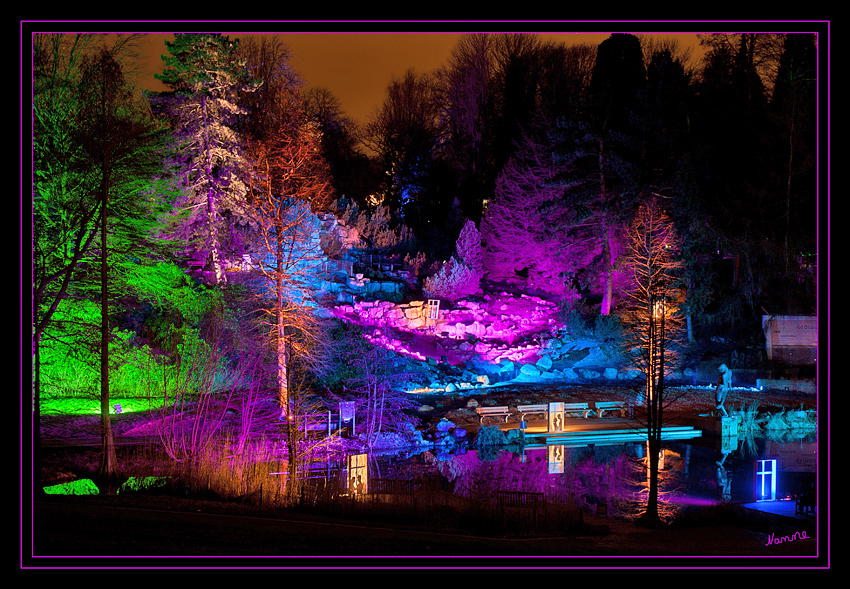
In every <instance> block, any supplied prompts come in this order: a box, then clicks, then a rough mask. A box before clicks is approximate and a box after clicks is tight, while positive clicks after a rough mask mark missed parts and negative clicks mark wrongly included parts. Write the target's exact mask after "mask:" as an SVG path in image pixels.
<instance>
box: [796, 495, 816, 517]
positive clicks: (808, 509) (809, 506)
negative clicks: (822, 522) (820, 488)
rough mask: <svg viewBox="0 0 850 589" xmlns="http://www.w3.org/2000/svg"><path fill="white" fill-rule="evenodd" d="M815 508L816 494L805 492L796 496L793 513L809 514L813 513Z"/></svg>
mask: <svg viewBox="0 0 850 589" xmlns="http://www.w3.org/2000/svg"><path fill="white" fill-rule="evenodd" d="M816 508H817V496H816V495H815V494H814V493H805V494H803V495H800V496H798V497H797V498H796V501H795V506H794V515H804V516H809V515H812V514H814V512H815V509H816Z"/></svg>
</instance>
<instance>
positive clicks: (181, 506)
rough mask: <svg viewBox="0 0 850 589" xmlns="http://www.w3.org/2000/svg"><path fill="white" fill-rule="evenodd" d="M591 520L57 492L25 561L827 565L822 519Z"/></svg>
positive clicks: (39, 509) (36, 513)
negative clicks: (522, 529)
mask: <svg viewBox="0 0 850 589" xmlns="http://www.w3.org/2000/svg"><path fill="white" fill-rule="evenodd" d="M27 515H28V514H24V517H26V516H27ZM311 519H312V521H311ZM585 523H586V524H587V532H586V533H583V534H582V535H577V536H572V537H558V538H534V539H497V538H482V537H474V536H468V535H459V534H452V533H440V532H434V531H417V530H409V529H394V528H393V527H392V526H391V525H387V524H382V525H370V524H369V523H368V522H356V521H343V520H336V521H331V520H326V519H323V520H320V519H317V518H306V517H301V516H294V515H287V514H285V513H277V514H274V513H263V512H259V511H251V510H247V509H240V508H239V507H238V506H229V507H228V506H224V505H222V504H218V503H214V502H202V501H180V502H178V501H169V502H168V505H167V507H166V508H162V503H161V502H160V503H158V502H157V500H156V498H145V497H133V498H122V499H119V498H117V497H97V496H92V497H83V496H76V497H68V496H64V497H63V496H49V497H45V498H43V499H39V500H37V501H36V502H35V504H34V508H33V513H32V524H33V526H32V529H33V542H32V555H33V557H32V558H29V557H28V556H26V558H25V559H24V561H23V565H24V568H31V567H34V568H39V567H58V568H78V567H79V568H100V567H168V568H172V567H185V566H193V567H203V568H207V567H227V568H231V567H257V568H268V567H282V568H290V567H309V568H329V567H337V568H364V567H365V568H396V567H415V568H432V567H435V568H478V567H481V568H503V567H505V568H519V567H532V568H553V567H579V566H581V567H599V568H613V567H625V568H632V567H635V568H643V567H663V568H676V567H694V566H696V567H711V568H714V567H735V568H738V567H767V568H775V567H793V568H822V567H826V566H827V565H828V561H827V559H826V554H827V551H826V543H825V542H822V541H820V540H821V539H819V538H818V534H817V527H816V525H815V524H814V522H812V523H806V522H797V521H793V520H786V519H783V518H775V519H772V520H771V519H768V520H765V521H764V523H763V524H762V525H760V526H759V529H757V530H753V529H743V528H741V527H737V526H731V525H720V526H700V527H695V528H689V529H663V530H653V529H648V528H645V527H641V526H638V525H634V524H631V523H624V522H617V521H614V520H609V519H607V518H602V517H596V516H592V515H588V516H587V517H586V519H585ZM795 533H796V534H795ZM771 534H772V535H773V537H774V538H781V537H783V536H786V537H787V539H786V540H785V541H784V542H781V543H779V544H776V543H769V541H770V538H771ZM804 536H805V537H804ZM25 540H26V539H25ZM22 544H23V546H22V548H23V552H24V553H26V554H27V555H28V554H29V550H28V548H29V546H28V545H27V542H26V541H24V542H23V543H22ZM768 544H769V545H768ZM819 555H820V556H819Z"/></svg>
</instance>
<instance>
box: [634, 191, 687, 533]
mask: <svg viewBox="0 0 850 589" xmlns="http://www.w3.org/2000/svg"><path fill="white" fill-rule="evenodd" d="M628 235H629V252H628V254H627V262H628V268H629V269H630V270H631V271H632V272H633V277H634V282H633V289H632V291H631V292H630V293H629V295H628V306H627V308H626V311H625V313H624V314H623V322H624V324H625V325H626V327H627V330H626V338H625V344H626V351H627V353H628V354H629V355H630V356H631V357H632V358H633V360H634V361H635V363H636V364H637V366H638V367H639V368H640V370H641V371H642V372H643V373H644V377H645V386H644V390H643V392H642V394H640V395H639V399H640V400H642V401H643V402H644V404H645V409H646V413H645V418H646V427H647V440H648V454H649V456H648V462H649V472H650V488H649V498H648V499H647V505H646V512H645V513H644V515H643V516H642V517H641V521H643V522H645V523H647V524H650V525H655V524H658V523H660V518H659V515H658V453H659V452H660V450H661V429H662V426H663V423H664V408H665V402H666V401H668V400H667V399H665V393H666V389H665V379H666V377H667V376H668V375H669V374H670V373H671V372H672V370H673V368H674V362H675V358H676V344H677V343H678V342H680V341H681V340H682V337H683V323H684V322H683V318H682V316H681V314H680V313H679V312H678V309H677V305H678V304H680V302H681V301H680V296H681V293H680V291H679V289H678V288H677V283H676V275H675V274H676V272H677V271H678V270H679V269H680V268H681V267H682V264H681V262H680V261H679V260H678V259H677V257H676V256H677V251H678V237H677V235H676V232H675V230H674V228H673V223H672V222H671V221H670V219H669V218H668V217H667V215H666V214H665V213H664V211H663V210H662V209H661V207H660V205H659V204H658V202H657V201H655V200H651V201H649V202H647V203H646V204H644V205H641V207H640V208H639V210H638V213H637V215H636V216H635V218H634V220H633V222H632V224H631V226H630V228H629V234H628Z"/></svg>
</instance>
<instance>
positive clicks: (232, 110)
mask: <svg viewBox="0 0 850 589" xmlns="http://www.w3.org/2000/svg"><path fill="white" fill-rule="evenodd" d="M166 47H167V48H168V50H169V52H170V53H171V55H170V56H163V57H162V59H163V62H164V64H165V69H164V70H163V72H162V74H156V75H155V77H156V78H158V79H160V80H162V82H164V83H165V84H166V85H168V86H169V87H170V88H171V89H172V90H173V92H172V93H171V94H165V95H159V96H153V97H152V98H153V101H154V104H155V106H157V107H161V108H162V109H163V110H164V111H165V112H164V114H166V115H167V116H169V117H170V118H171V119H172V121H173V125H174V132H175V136H176V140H177V146H176V147H177V152H178V153H179V156H180V163H181V167H182V176H183V188H184V190H185V198H184V199H183V201H182V202H181V203H180V205H179V206H180V213H181V219H180V221H179V222H178V225H177V231H176V234H177V235H178V236H179V237H180V238H181V239H183V240H185V241H187V242H188V243H190V251H189V252H188V253H189V255H190V256H191V257H192V258H194V259H195V260H198V261H200V262H203V263H206V264H208V265H209V267H211V270H212V272H213V275H214V282H215V283H216V284H218V285H222V284H225V283H226V282H227V278H226V275H225V273H224V270H225V266H226V264H227V261H228V256H229V255H230V256H233V254H234V253H235V254H236V255H238V254H239V252H238V247H239V243H238V238H237V235H238V233H237V232H235V231H232V228H233V227H235V226H237V225H238V224H240V223H244V222H245V219H246V213H247V211H246V201H245V196H246V194H247V185H246V179H245V177H244V171H245V170H247V169H248V168H249V166H248V165H247V164H246V161H245V159H244V157H243V155H242V149H243V143H242V138H241V136H240V134H239V132H238V124H237V123H238V117H239V115H241V114H243V110H242V109H241V108H240V107H239V105H238V98H239V96H238V95H239V92H242V91H250V90H252V89H254V88H255V87H256V85H255V84H253V83H252V81H251V80H250V76H249V75H248V73H247V69H246V67H245V63H244V61H240V60H239V59H237V58H236V50H237V47H238V40H237V41H230V40H229V39H228V38H227V37H224V36H222V35H221V34H219V33H203V34H175V40H174V42H173V43H171V42H168V41H166Z"/></svg>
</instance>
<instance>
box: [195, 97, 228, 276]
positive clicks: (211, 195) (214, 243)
mask: <svg viewBox="0 0 850 589" xmlns="http://www.w3.org/2000/svg"><path fill="white" fill-rule="evenodd" d="M201 112H202V113H203V121H204V155H205V160H206V176H207V219H208V222H209V231H210V257H211V259H212V265H213V271H214V272H215V283H216V284H217V285H221V284H224V283H225V282H226V281H227V277H226V276H225V275H224V273H223V272H222V269H221V256H220V255H219V242H218V228H217V227H216V219H215V218H216V215H217V214H218V209H217V207H216V197H215V184H214V183H213V178H212V155H211V154H210V131H209V121H208V120H207V98H206V96H204V97H202V98H201Z"/></svg>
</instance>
